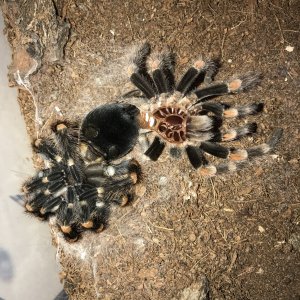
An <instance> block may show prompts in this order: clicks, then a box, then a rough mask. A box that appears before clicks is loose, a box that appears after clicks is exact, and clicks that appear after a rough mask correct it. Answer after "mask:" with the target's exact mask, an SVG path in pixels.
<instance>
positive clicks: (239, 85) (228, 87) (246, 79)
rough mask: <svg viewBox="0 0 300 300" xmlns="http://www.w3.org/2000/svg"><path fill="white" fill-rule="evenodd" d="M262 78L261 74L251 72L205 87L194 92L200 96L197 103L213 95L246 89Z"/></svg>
mask: <svg viewBox="0 0 300 300" xmlns="http://www.w3.org/2000/svg"><path fill="white" fill-rule="evenodd" d="M260 80H261V76H260V74H258V73H255V72H249V73H247V74H245V75H242V76H239V77H236V78H233V79H232V80H230V81H228V82H224V83H219V84H214V85H211V86H208V87H206V88H203V89H198V90H196V91H195V92H194V93H195V94H196V96H197V98H198V99H197V101H196V103H199V102H203V101H206V100H208V99H210V98H211V97H216V96H221V95H226V94H231V93H239V92H242V91H246V90H248V89H250V88H252V87H253V86H255V85H257V84H258V83H259V82H260ZM196 103H195V104H196Z"/></svg>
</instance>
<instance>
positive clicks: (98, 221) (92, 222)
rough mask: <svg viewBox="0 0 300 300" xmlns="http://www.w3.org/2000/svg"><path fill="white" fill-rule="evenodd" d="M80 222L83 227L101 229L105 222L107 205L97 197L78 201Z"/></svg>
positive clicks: (107, 213)
mask: <svg viewBox="0 0 300 300" xmlns="http://www.w3.org/2000/svg"><path fill="white" fill-rule="evenodd" d="M79 205H80V224H81V226H82V227H83V228H84V229H91V230H94V231H102V230H103V229H104V227H105V226H106V224H107V220H108V215H109V206H108V204H107V203H106V202H105V201H104V200H103V199H102V198H97V197H94V198H93V197H90V198H83V197H81V199H80V201H79Z"/></svg>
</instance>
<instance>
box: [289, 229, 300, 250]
mask: <svg viewBox="0 0 300 300" xmlns="http://www.w3.org/2000/svg"><path fill="white" fill-rule="evenodd" d="M289 244H291V245H292V246H293V249H295V250H298V251H300V234H296V233H293V234H291V236H290V238H289Z"/></svg>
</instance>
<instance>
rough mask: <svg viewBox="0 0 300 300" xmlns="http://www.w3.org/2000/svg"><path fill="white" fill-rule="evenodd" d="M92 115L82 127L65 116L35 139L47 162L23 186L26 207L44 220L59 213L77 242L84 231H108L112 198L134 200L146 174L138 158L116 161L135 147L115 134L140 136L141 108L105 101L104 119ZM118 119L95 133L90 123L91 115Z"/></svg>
mask: <svg viewBox="0 0 300 300" xmlns="http://www.w3.org/2000/svg"><path fill="white" fill-rule="evenodd" d="M93 116H94V114H93V112H92V113H90V114H88V118H87V119H85V120H84V122H83V123H82V125H81V128H79V124H77V123H72V122H69V121H66V120H64V121H56V122H55V123H53V124H52V126H51V132H52V133H51V134H50V136H46V137H44V138H41V139H37V140H36V141H35V142H34V143H33V148H34V150H35V151H36V152H37V153H38V154H40V155H41V156H42V157H43V159H44V162H45V166H46V167H45V168H44V169H43V170H40V171H38V172H37V174H36V175H35V176H33V177H32V178H30V179H29V180H27V181H26V182H25V184H24V185H23V191H24V193H25V209H26V210H27V212H30V213H32V214H34V215H35V216H37V217H39V218H40V219H43V220H45V219H47V218H48V217H49V216H50V215H54V214H55V215H56V220H57V225H58V227H59V228H60V230H61V231H62V233H63V234H64V236H65V238H66V239H67V240H68V241H76V240H77V239H78V238H79V237H80V234H81V232H82V231H83V230H87V229H89V230H93V231H96V232H99V231H101V230H103V229H104V227H105V226H106V225H107V222H108V218H109V212H110V206H111V205H112V204H113V203H115V204H118V205H120V206H124V205H126V204H127V203H128V202H129V201H131V199H132V197H133V191H132V188H133V186H134V185H135V184H136V183H137V182H138V180H139V178H140V174H141V172H140V166H139V164H138V163H137V161H136V160H134V159H131V160H125V161H121V162H120V163H117V164H113V163H111V161H112V160H116V159H118V158H120V157H122V156H124V155H125V154H126V153H127V152H128V151H129V150H130V149H131V148H132V145H131V144H130V143H128V142H127V140H126V141H123V140H122V138H117V140H118V142H116V135H117V134H121V135H122V132H125V131H126V136H127V137H131V139H134V137H135V136H137V135H138V128H137V127H136V125H135V123H136V121H135V118H136V117H137V109H136V108H135V107H134V106H132V105H120V104H113V105H106V106H105V107H103V108H102V110H101V113H100V116H101V118H100V120H94V118H93ZM114 118H116V119H117V122H115V123H114V122H113V123H111V124H110V126H109V128H108V129H107V131H106V132H102V133H101V134H97V135H96V133H95V131H93V128H92V127H89V126H88V123H89V122H88V121H89V120H92V121H93V124H97V126H102V125H103V123H101V122H111V120H113V119H114ZM98 121H99V122H98ZM97 122H98V123H97ZM86 135H88V136H93V137H94V139H95V140H97V141H98V139H99V142H100V141H101V145H102V147H101V149H99V148H97V147H94V146H93V143H92V142H91V141H90V140H89V139H87V137H86Z"/></svg>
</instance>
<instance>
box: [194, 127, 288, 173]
mask: <svg viewBox="0 0 300 300" xmlns="http://www.w3.org/2000/svg"><path fill="white" fill-rule="evenodd" d="M282 132H283V130H282V129H281V128H279V129H276V130H275V131H274V132H273V134H272V136H271V138H270V140H269V141H268V142H266V143H264V144H261V145H258V146H254V147H250V148H248V149H234V148H233V149H227V148H225V147H222V146H220V145H218V144H214V145H213V144H212V143H211V144H208V143H205V145H203V144H202V145H201V146H200V147H201V149H202V150H203V151H205V152H207V153H210V154H212V155H214V156H216V157H220V158H227V159H229V161H228V162H226V163H221V164H219V165H217V166H214V165H211V164H207V165H204V166H201V167H200V168H199V172H200V174H201V175H203V176H215V175H217V174H221V173H226V172H233V171H236V170H239V169H241V168H242V167H244V165H245V162H246V161H247V160H251V159H253V158H255V157H259V156H262V155H265V154H267V153H269V152H271V151H272V150H274V148H275V146H276V145H277V143H278V142H279V140H280V138H281V136H282Z"/></svg>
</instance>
